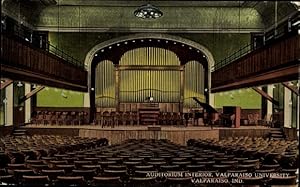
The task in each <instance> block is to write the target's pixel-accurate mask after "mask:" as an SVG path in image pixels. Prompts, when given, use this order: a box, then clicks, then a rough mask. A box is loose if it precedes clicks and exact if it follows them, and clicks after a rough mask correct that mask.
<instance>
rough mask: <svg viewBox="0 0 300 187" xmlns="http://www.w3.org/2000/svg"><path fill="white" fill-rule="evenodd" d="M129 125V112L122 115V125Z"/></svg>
mask: <svg viewBox="0 0 300 187" xmlns="http://www.w3.org/2000/svg"><path fill="white" fill-rule="evenodd" d="M130 123H131V116H130V112H124V114H123V125H130Z"/></svg>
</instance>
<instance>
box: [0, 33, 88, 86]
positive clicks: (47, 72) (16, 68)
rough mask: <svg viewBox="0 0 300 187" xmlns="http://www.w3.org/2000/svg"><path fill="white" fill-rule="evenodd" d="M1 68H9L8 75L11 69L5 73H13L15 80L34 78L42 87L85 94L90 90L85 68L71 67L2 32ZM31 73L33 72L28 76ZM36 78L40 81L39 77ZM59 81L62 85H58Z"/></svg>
mask: <svg viewBox="0 0 300 187" xmlns="http://www.w3.org/2000/svg"><path fill="white" fill-rule="evenodd" d="M1 65H3V67H6V68H10V69H9V72H8V69H7V70H6V72H7V73H14V75H10V76H13V78H16V77H15V76H16V75H20V76H21V75H22V77H19V78H22V80H26V81H29V82H30V81H32V80H33V78H34V80H35V81H37V83H39V84H43V85H48V86H58V87H63V88H69V89H77V90H78V91H85V90H86V87H87V86H86V85H87V71H85V70H84V69H82V68H78V67H77V66H75V65H72V64H70V63H68V62H66V61H65V60H64V59H62V58H59V57H57V56H56V55H54V54H52V53H49V52H47V51H45V50H44V49H40V48H35V47H32V45H31V44H30V43H28V42H26V41H24V40H20V39H18V38H16V37H13V36H7V35H5V34H2V33H1ZM1 67H2V66H1ZM12 69H13V70H12ZM28 72H32V73H31V74H29V75H28ZM2 73H3V72H2ZM26 73H27V74H26ZM37 76H38V77H39V78H36V77H37ZM33 82H34V81H33ZM58 82H60V83H61V85H58V84H59V83H58ZM50 84H51V85H50ZM64 86H66V87H64Z"/></svg>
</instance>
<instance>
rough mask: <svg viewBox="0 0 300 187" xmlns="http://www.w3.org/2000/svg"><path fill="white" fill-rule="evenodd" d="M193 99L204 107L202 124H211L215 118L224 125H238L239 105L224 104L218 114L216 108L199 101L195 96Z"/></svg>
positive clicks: (235, 126)
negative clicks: (220, 112)
mask: <svg viewBox="0 0 300 187" xmlns="http://www.w3.org/2000/svg"><path fill="white" fill-rule="evenodd" d="M193 99H194V100H195V101H196V102H197V103H199V104H200V106H201V107H203V108H204V110H205V113H204V117H203V119H204V120H203V121H204V124H208V125H213V124H215V122H216V121H217V120H220V121H221V124H222V125H224V126H225V127H234V128H239V127H240V119H241V107H237V106H224V107H223V112H222V114H219V113H218V111H217V110H216V109H214V108H213V107H212V106H210V105H209V104H207V103H203V102H201V101H199V100H198V99H197V98H196V97H193Z"/></svg>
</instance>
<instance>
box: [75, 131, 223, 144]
mask: <svg viewBox="0 0 300 187" xmlns="http://www.w3.org/2000/svg"><path fill="white" fill-rule="evenodd" d="M79 136H80V137H98V138H100V137H102V138H107V139H108V140H109V142H110V143H111V144H118V143H121V142H122V141H125V140H127V139H168V140H170V141H172V142H174V143H178V144H181V145H185V144H186V142H187V141H188V140H189V139H219V131H218V130H193V131H192V130H163V131H151V130H95V129H80V131H79Z"/></svg>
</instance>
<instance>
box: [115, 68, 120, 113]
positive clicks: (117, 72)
mask: <svg viewBox="0 0 300 187" xmlns="http://www.w3.org/2000/svg"><path fill="white" fill-rule="evenodd" d="M115 80H116V84H115V98H116V111H118V112H119V111H120V70H119V65H118V64H116V65H115Z"/></svg>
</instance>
